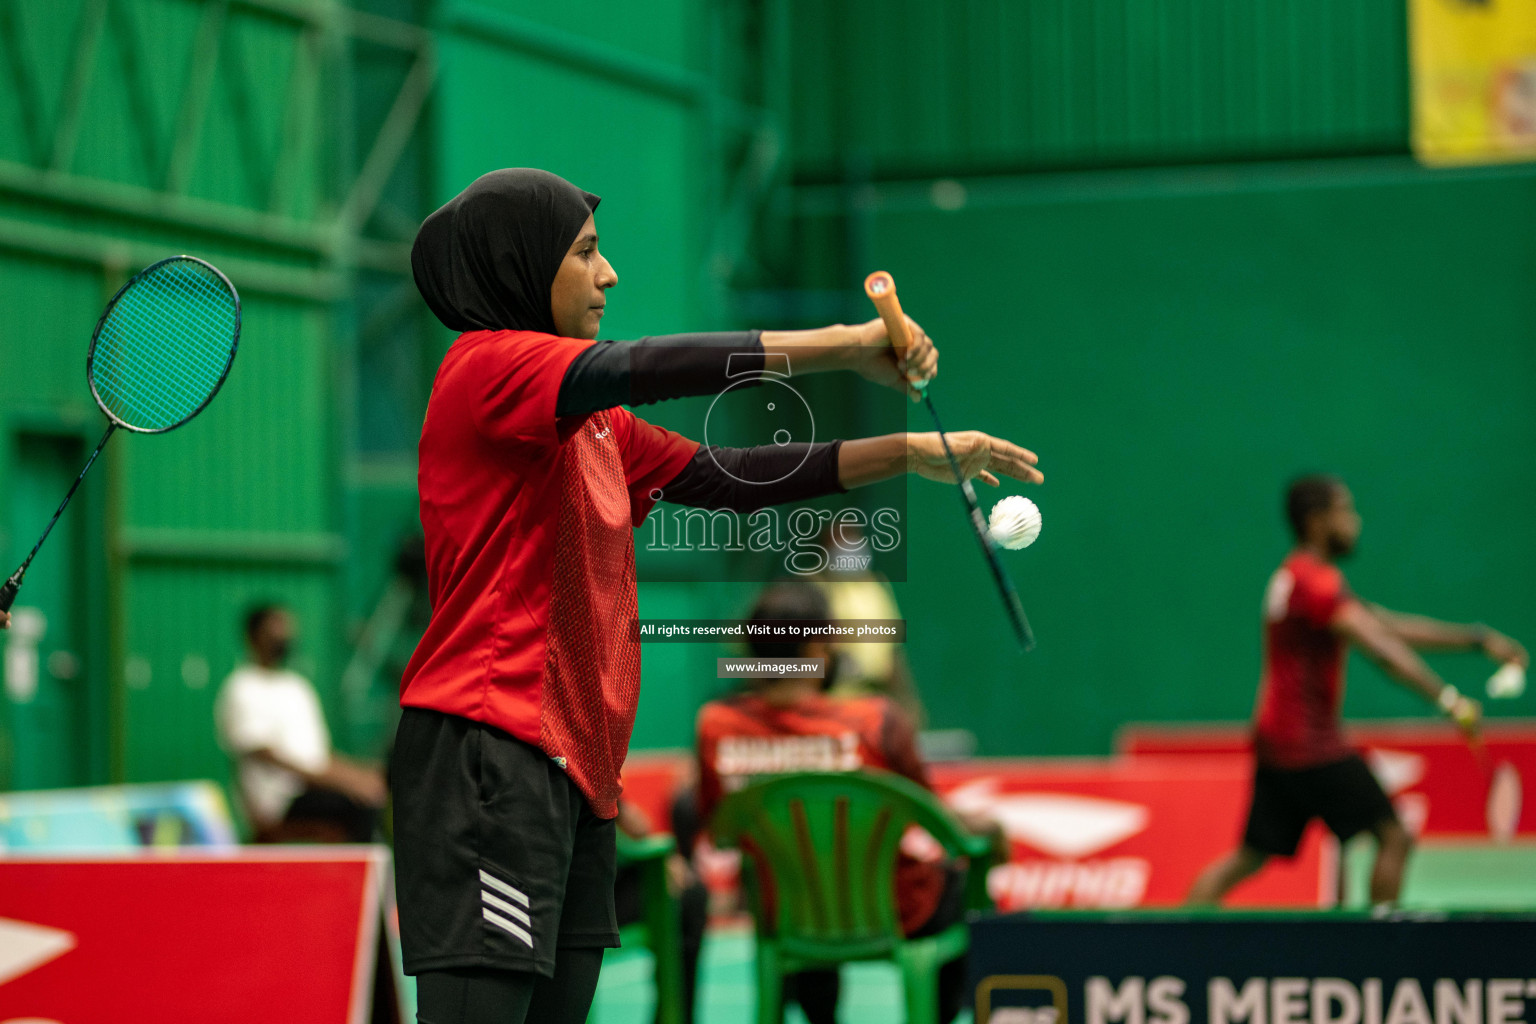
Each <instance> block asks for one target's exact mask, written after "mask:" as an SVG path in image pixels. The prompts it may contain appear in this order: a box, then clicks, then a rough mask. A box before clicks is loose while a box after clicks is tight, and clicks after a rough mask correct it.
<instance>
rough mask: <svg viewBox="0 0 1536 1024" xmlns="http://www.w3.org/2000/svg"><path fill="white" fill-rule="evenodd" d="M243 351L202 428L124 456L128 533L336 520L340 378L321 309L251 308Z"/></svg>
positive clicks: (128, 445)
mask: <svg viewBox="0 0 1536 1024" xmlns="http://www.w3.org/2000/svg"><path fill="white" fill-rule="evenodd" d="M243 319H244V325H243V329H242V332H241V343H240V350H239V352H238V353H237V354H236V357H235V364H234V366H233V368H232V369H231V370H230V374H229V378H228V380H227V381H226V382H225V385H224V387H223V388H222V389H221V390H220V392H219V395H218V397H217V399H216V400H215V401H214V402H213V403H212V404H210V405H209V406H208V408H207V409H206V410H204V411H203V413H201V414H200V415H199V416H198V418H197V419H195V420H193V421H192V422H191V423H189V424H187V425H186V426H185V427H182V428H178V429H177V430H174V431H171V432H170V433H168V434H165V435H162V436H156V437H125V438H121V439H119V440H116V441H114V442H113V443H114V444H121V445H122V446H123V448H124V449H126V452H125V455H124V460H125V462H126V464H127V467H128V469H127V472H126V473H125V480H124V490H125V513H126V524H127V525H128V526H130V527H154V528H178V529H197V530H239V531H324V530H327V529H330V528H332V525H333V524H334V522H335V510H334V507H333V506H334V497H333V495H332V493H331V492H332V489H333V488H335V487H337V486H338V485H337V484H336V483H335V482H334V480H333V477H332V474H333V472H334V469H333V466H334V452H333V451H332V440H331V438H330V437H329V434H328V431H329V430H330V429H331V426H330V420H331V416H332V415H333V413H334V403H335V398H334V394H335V384H336V382H335V380H334V378H333V374H332V373H331V359H332V352H331V349H330V347H329V345H328V344H327V338H326V331H325V325H326V322H327V320H328V318H327V317H326V315H325V313H324V311H323V310H320V309H317V308H315V307H310V306H305V305H302V304H298V303H288V302H279V301H276V300H271V299H256V300H248V301H246V303H245V304H244V310H243Z"/></svg>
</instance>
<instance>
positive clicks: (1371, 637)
mask: <svg viewBox="0 0 1536 1024" xmlns="http://www.w3.org/2000/svg"><path fill="white" fill-rule="evenodd" d="M1331 625H1332V627H1333V631H1334V632H1335V633H1337V634H1339V635H1340V636H1342V637H1344V638H1345V639H1346V640H1348V641H1350V642H1351V643H1353V644H1356V645H1357V646H1358V647H1359V648H1360V650H1361V651H1363V652H1364V653H1365V655H1366V657H1368V658H1370V659H1371V660H1372V661H1374V662H1375V663H1376V664H1377V665H1379V666H1381V669H1382V671H1384V672H1386V673H1387V674H1388V675H1390V676H1391V677H1392V678H1393V679H1396V680H1397V681H1398V682H1400V683H1402V684H1403V685H1404V686H1406V687H1407V688H1408V689H1410V690H1412V691H1414V692H1415V693H1417V694H1419V696H1421V697H1423V698H1424V699H1425V700H1427V701H1429V702H1430V703H1432V704H1434V705H1436V706H1437V707H1439V708H1440V710H1441V711H1442V712H1444V713H1445V714H1446V715H1448V716H1449V717H1450V718H1451V719H1452V720H1454V721H1455V722H1456V724H1457V725H1459V726H1461V727H1462V728H1463V729H1465V730H1467V731H1468V732H1471V731H1473V730H1475V729H1476V728H1477V725H1478V722H1479V721H1480V720H1481V718H1482V713H1483V709H1482V706H1481V705H1479V704H1478V703H1477V701H1475V700H1472V699H1471V698H1470V697H1464V696H1462V695H1461V694H1460V693H1459V692H1458V691H1457V690H1456V687H1454V686H1450V685H1448V684H1447V683H1446V682H1445V680H1443V679H1441V678H1440V676H1439V675H1437V674H1436V673H1435V670H1434V669H1432V668H1430V667H1429V666H1428V665H1426V664H1425V663H1424V659H1423V658H1421V657H1419V656H1418V654H1416V653H1415V652H1414V650H1413V648H1412V647H1410V646H1409V645H1408V643H1407V641H1405V640H1404V639H1403V638H1402V637H1400V636H1398V634H1397V632H1396V631H1395V630H1394V629H1393V628H1392V627H1391V626H1390V625H1388V624H1387V623H1386V622H1385V621H1383V620H1382V619H1381V618H1380V617H1379V616H1378V615H1377V614H1376V613H1375V612H1374V611H1373V610H1372V609H1371V608H1369V607H1368V606H1366V605H1364V604H1362V603H1361V602H1359V601H1350V602H1348V603H1346V604H1345V605H1344V607H1342V608H1340V609H1339V611H1338V614H1336V615H1335V616H1334V617H1333V622H1332V623H1331Z"/></svg>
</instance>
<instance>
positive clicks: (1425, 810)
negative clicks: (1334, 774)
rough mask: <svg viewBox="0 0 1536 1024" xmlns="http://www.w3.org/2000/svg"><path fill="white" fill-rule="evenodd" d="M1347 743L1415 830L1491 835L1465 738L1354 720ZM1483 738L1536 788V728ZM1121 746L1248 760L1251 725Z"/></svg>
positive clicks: (1531, 831) (1162, 732)
mask: <svg viewBox="0 0 1536 1024" xmlns="http://www.w3.org/2000/svg"><path fill="white" fill-rule="evenodd" d="M1349 739H1350V742H1351V743H1353V744H1354V745H1355V746H1356V747H1357V748H1359V749H1360V750H1361V752H1362V753H1363V755H1364V756H1365V759H1366V763H1367V764H1369V765H1370V766H1371V770H1372V771H1373V772H1375V773H1376V778H1377V780H1378V781H1380V782H1381V785H1382V788H1383V789H1385V790H1386V791H1387V793H1388V795H1390V796H1391V797H1392V800H1393V803H1394V805H1395V806H1396V807H1397V811H1398V815H1399V816H1400V817H1401V818H1402V819H1403V822H1404V824H1406V825H1407V826H1408V827H1409V829H1410V830H1411V831H1414V832H1417V833H1418V834H1420V835H1422V836H1425V837H1427V838H1457V837H1470V836H1478V835H1486V834H1487V832H1488V823H1487V814H1486V809H1485V798H1486V795H1487V792H1488V780H1487V779H1486V778H1485V777H1484V776H1483V772H1482V769H1481V768H1480V767H1479V766H1478V763H1477V759H1476V758H1475V757H1473V755H1472V752H1471V751H1470V750H1468V749H1467V744H1466V741H1465V740H1464V739H1462V737H1461V734H1460V733H1459V732H1458V731H1457V730H1456V729H1455V728H1454V727H1452V726H1451V725H1449V724H1446V723H1444V722H1432V721H1417V720H1415V721H1402V722H1392V721H1380V722H1356V723H1352V724H1351V725H1350V727H1349ZM1483 740H1484V743H1485V745H1486V746H1487V748H1488V754H1489V756H1490V758H1491V759H1492V760H1493V762H1494V763H1496V764H1497V763H1499V762H1506V763H1508V764H1509V765H1511V766H1512V767H1513V768H1514V769H1515V771H1516V772H1518V773H1519V774H1520V776H1521V777H1522V779H1524V781H1525V786H1526V789H1527V791H1528V792H1529V791H1531V790H1532V789H1533V787H1536V723H1533V722H1531V721H1529V720H1516V721H1493V722H1489V723H1488V724H1487V725H1486V727H1485V728H1484V731H1483ZM1115 746H1116V749H1117V750H1119V751H1120V752H1121V753H1122V754H1128V755H1132V756H1135V757H1144V756H1163V755H1179V756H1187V755H1207V756H1218V755H1226V756H1228V757H1238V758H1247V757H1248V756H1249V753H1248V750H1249V746H1250V743H1249V727H1248V726H1247V725H1246V724H1245V723H1240V722H1228V723H1215V724H1210V725H1178V724H1151V723H1140V724H1132V725H1128V726H1126V727H1125V728H1123V729H1121V730H1120V732H1119V734H1118V735H1117V737H1116V742H1115ZM1516 832H1517V834H1520V835H1528V836H1536V810H1533V809H1532V808H1531V807H1529V806H1528V807H1526V808H1525V809H1524V811H1523V813H1522V814H1521V816H1520V820H1519V822H1518V825H1517V828H1516Z"/></svg>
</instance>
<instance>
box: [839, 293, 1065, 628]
mask: <svg viewBox="0 0 1536 1024" xmlns="http://www.w3.org/2000/svg"><path fill="white" fill-rule="evenodd" d="M864 294H865V295H868V296H869V301H871V302H873V303H874V304H875V309H876V310H878V311H879V313H880V319H882V320H884V321H885V331H886V334H887V335H888V336H889V337H890V339H891V345H892V347H894V348H895V349H896V351H897V354H898V357H899V355H900V354H901V353H903V352H905V351H906V350H907V349H908V348H910V347H911V345H912V335H911V332H910V331H909V330H908V329H907V318H906V315H905V314H903V313H902V311H901V303H900V301H898V300H897V298H896V281H895V279H894V278H892V277H891V275H890V274H887V273H886V272H885V271H883V270H877V271H875V272H874V273H873V274H870V275H869V276H868V277H867V278H865V279H864ZM912 386H913V387H915V388H917V389H918V390H919V391H921V392H922V395H923V404H924V405H926V406H927V407H928V415H929V416H931V417H932V418H933V429H934V430H936V431H938V433H939V440H940V441H941V442H942V443H943V445H944V454H945V456H946V457H947V458H948V459H949V468H950V469H951V470H952V471H953V472H954V474H955V480H956V481H957V482H958V483H959V486H960V497H961V499H962V500H963V501H964V502H965V508H966V512H967V514H968V516H969V518H970V521H971V529H972V530H974V531H975V533H976V540H977V541H978V542H979V543H980V544H981V551H982V554H983V555H985V556H986V559H987V565H988V566H990V567H991V569H992V579H993V580H994V581H996V583H997V592H998V594H999V595H1001V596H1002V599H1003V609H1004V610H1005V611H1006V612H1007V613H1008V620H1009V621H1010V622H1011V623H1012V624H1013V633H1014V636H1016V637H1017V638H1018V641H1019V646H1020V647H1022V648H1023V649H1024V650H1026V651H1027V650H1030V649H1031V648H1032V647H1034V646H1035V634H1034V631H1033V630H1032V629H1030V628H1029V619H1028V618H1027V617H1026V616H1025V615H1024V605H1023V603H1022V602H1021V601H1020V600H1019V592H1018V590H1017V589H1016V588H1015V587H1014V585H1013V580H1012V579H1011V578H1009V576H1008V571H1007V570H1006V569H1004V568H1003V563H1002V561H1001V560H1000V559H999V558H998V557H997V542H996V541H995V540H993V539H992V533H991V531H990V530H988V529H987V521H986V519H985V518H984V517H983V516H982V514H981V506H980V505H978V504H977V502H976V489H975V488H973V487H972V486H971V482H970V481H969V480H967V479H966V478H965V476H964V475H963V474H962V473H961V472H960V462H959V460H957V459H956V458H955V453H954V452H953V451H951V450H950V447H949V438H948V437H946V436H945V434H944V425H943V424H941V423H940V422H939V414H938V412H937V411H936V410H935V409H934V407H933V396H932V395H930V394H929V393H928V385H927V382H926V381H924V382H922V383H915V384H913V385H912Z"/></svg>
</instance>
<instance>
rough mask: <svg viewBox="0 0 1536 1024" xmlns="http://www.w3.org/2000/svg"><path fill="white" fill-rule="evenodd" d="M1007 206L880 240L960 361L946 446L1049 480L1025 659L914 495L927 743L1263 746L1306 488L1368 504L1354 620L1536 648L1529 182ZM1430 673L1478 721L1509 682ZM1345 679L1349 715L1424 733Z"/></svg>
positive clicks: (898, 209) (950, 376) (1446, 178)
mask: <svg viewBox="0 0 1536 1024" xmlns="http://www.w3.org/2000/svg"><path fill="white" fill-rule="evenodd" d="M1011 196H1012V197H1011V199H1009V198H1008V197H1007V196H1004V195H1002V194H1000V193H999V194H995V195H993V198H992V201H990V202H988V203H985V204H978V205H977V206H975V207H971V208H967V209H965V210H963V211H959V212H943V211H937V210H934V209H932V208H931V207H929V208H928V209H923V208H922V207H921V205H920V204H918V203H912V204H909V205H902V204H901V203H899V202H894V201H893V202H891V203H890V204H889V205H888V207H887V208H885V209H884V210H883V211H882V210H881V209H880V208H879V207H877V212H876V213H875V214H874V220H873V226H872V238H873V245H874V253H875V256H876V260H877V262H878V263H879V264H880V265H882V266H884V267H886V268H888V269H889V270H891V271H892V272H893V273H894V274H895V276H896V278H897V279H898V280H899V281H900V282H901V290H902V297H903V300H904V302H905V306H906V309H907V311H908V312H909V313H910V314H912V315H913V316H915V317H916V318H918V319H919V320H920V321H921V322H923V323H924V325H925V326H926V327H927V328H928V330H929V331H930V333H931V334H932V335H933V336H934V338H935V339H936V341H937V343H938V344H939V346H940V349H941V351H942V352H943V354H944V362H943V364H942V365H943V371H942V373H943V375H942V379H941V381H940V386H939V391H938V392H937V393H936V396H935V397H936V398H937V399H938V400H939V402H940V404H941V407H942V408H943V410H944V416H945V424H946V426H948V427H949V428H950V429H952V430H958V429H964V428H977V429H983V430H987V431H990V432H993V433H997V434H1000V435H1003V436H1006V437H1010V438H1013V439H1015V440H1017V441H1019V442H1021V443H1023V444H1026V445H1027V446H1029V447H1032V448H1034V449H1036V450H1037V451H1038V452H1040V454H1041V458H1042V468H1043V469H1044V470H1045V471H1046V473H1047V477H1048V482H1047V484H1046V485H1045V487H1043V488H1041V489H1039V490H1038V491H1032V492H1031V493H1032V496H1033V497H1034V498H1035V499H1036V500H1038V501H1039V503H1040V505H1041V508H1042V510H1043V512H1044V517H1045V529H1044V533H1043V535H1042V537H1041V539H1040V540H1039V542H1037V544H1036V545H1035V546H1034V547H1033V548H1031V549H1029V550H1027V551H1024V552H1021V553H1017V554H1014V553H1005V556H1004V557H1005V558H1007V560H1008V562H1009V564H1010V565H1011V566H1012V567H1013V571H1014V573H1015V574H1016V577H1017V579H1018V581H1019V586H1020V590H1021V591H1022V593H1023V596H1024V601H1025V605H1026V607H1027V608H1028V609H1029V611H1030V613H1031V617H1032V619H1033V621H1034V624H1035V627H1036V630H1037V632H1038V634H1039V637H1040V646H1039V649H1038V650H1037V651H1036V652H1035V653H1033V654H1030V655H1028V656H1020V655H1019V654H1018V653H1017V652H1016V651H1014V650H1013V649H1012V643H1011V641H1010V640H1009V639H1008V638H1007V635H1006V633H1005V630H1006V625H1005V623H1004V620H1003V618H1002V614H1001V611H1000V609H999V608H998V607H997V598H996V596H995V594H994V593H993V592H992V589H991V585H990V580H989V579H988V576H987V574H986V570H985V568H984V565H983V563H982V562H981V560H980V558H979V556H978V555H977V554H976V553H975V551H974V545H975V542H974V539H973V538H972V537H971V536H970V535H969V533H968V531H967V530H966V529H965V524H964V522H963V520H962V519H961V517H960V516H959V515H958V514H957V512H956V510H955V508H954V496H953V495H952V494H951V493H949V492H948V491H946V490H945V489H943V488H937V487H933V486H926V485H923V484H920V483H914V484H913V485H912V486H911V487H910V488H909V495H910V505H909V508H910V514H911V529H912V532H913V537H914V538H915V541H914V543H913V545H912V554H911V560H910V572H911V577H910V579H911V582H909V583H908V584H906V585H905V586H902V587H899V588H898V589H899V591H900V598H901V601H902V608H903V611H904V612H905V614H906V616H907V618H908V620H909V632H908V636H909V638H910V642H911V649H910V653H911V656H912V660H913V665H914V671H915V673H916V676H917V679H918V681H919V683H920V686H921V688H922V691H923V692H924V694H925V695H926V698H927V701H928V704H929V707H930V708H931V709H932V712H933V715H932V717H933V719H934V724H935V725H937V726H963V727H967V728H971V729H974V730H976V731H977V732H978V733H979V734H980V736H981V740H982V749H983V750H984V752H986V753H993V754H1004V753H1030V754H1049V753H1088V752H1098V751H1103V750H1105V749H1107V747H1108V744H1109V739H1110V736H1111V734H1112V732H1113V730H1114V728H1115V727H1116V725H1117V724H1118V723H1120V722H1123V721H1127V720H1136V719H1198V718H1229V719H1230V718H1241V717H1245V716H1246V715H1247V713H1248V711H1249V709H1250V708H1251V706H1252V701H1253V697H1254V691H1255V687H1256V684H1257V681H1258V674H1259V603H1260V597H1261V595H1262V592H1263V589H1264V585H1265V582H1266V580H1267V577H1268V575H1269V573H1270V572H1271V571H1272V570H1273V569H1274V568H1275V567H1276V566H1277V565H1278V563H1279V561H1280V559H1281V558H1282V557H1283V555H1284V554H1285V551H1286V550H1287V546H1288V541H1287V536H1286V534H1285V531H1284V528H1283V525H1282V520H1281V515H1280V511H1279V506H1280V494H1281V490H1282V487H1283V484H1284V483H1285V481H1286V480H1287V479H1288V478H1289V477H1291V476H1292V475H1294V474H1296V473H1299V472H1302V471H1307V470H1311V469H1324V470H1331V471H1335V472H1339V473H1341V474H1343V475H1344V476H1345V477H1346V479H1348V480H1349V481H1350V483H1351V484H1352V486H1353V487H1354V489H1355V492H1356V496H1357V499H1358V501H1359V505H1360V508H1361V511H1362V513H1363V515H1364V517H1365V533H1364V538H1363V541H1362V544H1361V546H1360V551H1359V554H1358V557H1357V558H1356V559H1355V560H1354V561H1353V562H1352V563H1351V564H1349V565H1348V566H1347V572H1348V573H1349V576H1350V578H1351V580H1352V581H1353V583H1354V584H1355V585H1356V587H1357V589H1358V590H1359V591H1360V592H1361V593H1362V594H1364V595H1366V596H1367V597H1369V598H1371V599H1373V600H1377V601H1380V602H1381V603H1383V604H1385V605H1387V606H1389V607H1402V608H1405V609H1408V610H1415V611H1421V612H1424V613H1428V614H1433V615H1438V616H1443V617H1447V618H1453V619H1462V620H1470V619H1476V618H1481V619H1485V620H1487V621H1489V622H1492V623H1495V624H1497V625H1499V626H1500V627H1501V628H1504V629H1506V630H1508V631H1510V632H1512V633H1514V634H1515V635H1516V636H1523V637H1524V638H1526V639H1527V640H1531V639H1533V638H1536V595H1533V593H1532V591H1531V589H1530V587H1529V586H1528V585H1527V581H1528V580H1529V579H1530V577H1531V575H1532V573H1533V572H1536V532H1533V531H1532V530H1531V529H1530V516H1529V508H1530V506H1531V504H1532V502H1533V501H1536V483H1533V480H1532V477H1531V475H1530V472H1529V464H1530V450H1531V446H1532V443H1533V442H1536V404H1533V403H1532V402H1530V401H1529V400H1528V397H1527V396H1528V394H1529V392H1530V391H1531V389H1532V387H1533V385H1536V345H1533V344H1532V339H1533V338H1536V289H1533V288H1532V287H1531V285H1530V282H1531V281H1532V280H1533V279H1536V171H1533V170H1530V169H1525V170H1511V171H1493V172H1486V173H1468V174H1461V175H1437V174H1434V173H1431V172H1427V171H1420V170H1418V169H1416V168H1414V167H1412V165H1410V164H1408V163H1407V161H1394V160H1387V161H1381V162H1378V163H1375V164H1368V165H1365V166H1357V167H1354V168H1353V169H1351V168H1346V167H1342V166H1337V165H1333V164H1318V165H1301V166H1297V167H1294V168H1290V169H1288V170H1287V169H1283V168H1282V169H1274V168H1254V169H1250V170H1248V171H1244V170H1240V169H1233V168H1229V169H1227V170H1226V171H1225V172H1223V173H1222V174H1221V175H1220V176H1216V175H1211V174H1206V173H1190V174H1183V173H1181V172H1171V171H1169V172H1139V173H1131V172H1126V173H1122V174H1116V175H1103V176H1093V175H1087V176H1082V177H1079V178H1074V179H1068V180H1067V181H1066V182H1064V183H1063V182H1052V181H1051V180H1050V179H1049V178H1037V179H1021V180H1019V181H1016V182H1015V183H1014V186H1013V189H1012V194H1011ZM925 423H926V417H924V416H922V415H921V414H920V413H919V414H915V415H913V416H912V417H911V419H910V424H911V427H912V429H925ZM981 490H983V491H987V490H988V489H987V488H981ZM997 496H998V495H997V493H996V492H992V493H987V494H984V495H983V498H984V500H985V502H986V504H987V506H988V507H990V503H991V501H993V500H995V498H996V497H997ZM1357 660H1358V659H1357ZM1436 663H1437V664H1438V665H1441V666H1442V667H1443V668H1444V670H1445V671H1446V673H1447V675H1448V678H1450V679H1451V680H1452V681H1454V682H1456V683H1457V684H1459V685H1462V686H1463V687H1464V688H1467V689H1468V690H1469V691H1471V692H1478V691H1479V690H1480V687H1481V682H1482V679H1484V678H1485V677H1486V675H1487V674H1488V671H1490V668H1491V667H1490V666H1488V665H1487V664H1486V663H1485V662H1482V661H1480V660H1477V659H1472V658H1460V659H1437V661H1436ZM1351 672H1352V675H1353V682H1352V683H1351V688H1350V691H1349V696H1348V699H1347V703H1346V711H1347V713H1348V714H1351V715H1359V716H1381V715H1399V714H1428V709H1427V708H1425V707H1424V706H1423V705H1422V703H1421V702H1419V701H1418V700H1416V699H1415V698H1412V697H1409V696H1407V695H1406V694H1404V693H1402V692H1401V691H1399V690H1398V689H1397V688H1395V687H1393V686H1391V685H1390V684H1388V683H1386V682H1384V681H1383V680H1382V678H1381V677H1380V675H1379V674H1378V673H1377V672H1376V671H1375V670H1374V669H1373V668H1371V667H1370V666H1367V665H1364V664H1356V665H1353V666H1352V668H1351ZM1493 710H1494V711H1496V712H1497V713H1503V714H1511V713H1513V714H1522V713H1523V714H1531V713H1532V712H1533V711H1536V694H1527V695H1526V696H1525V697H1524V698H1522V699H1521V700H1518V701H1513V702H1509V703H1504V704H1501V705H1499V706H1497V707H1496V708H1494V709H1493Z"/></svg>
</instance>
